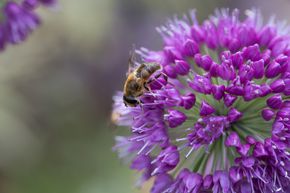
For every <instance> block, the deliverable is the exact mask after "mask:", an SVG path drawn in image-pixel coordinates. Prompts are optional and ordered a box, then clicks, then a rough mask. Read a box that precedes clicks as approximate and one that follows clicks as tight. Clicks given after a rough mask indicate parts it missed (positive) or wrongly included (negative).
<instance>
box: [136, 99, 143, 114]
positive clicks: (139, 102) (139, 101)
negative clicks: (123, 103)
mask: <svg viewBox="0 0 290 193" xmlns="http://www.w3.org/2000/svg"><path fill="white" fill-rule="evenodd" d="M137 101H138V104H139V106H140V108H141V110H142V112H143V113H144V108H143V102H142V101H141V100H139V99H138V100H137Z"/></svg>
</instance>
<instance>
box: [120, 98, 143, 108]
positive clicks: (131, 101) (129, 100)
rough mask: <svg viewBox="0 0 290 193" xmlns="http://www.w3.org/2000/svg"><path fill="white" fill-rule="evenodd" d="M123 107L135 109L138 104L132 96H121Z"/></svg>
mask: <svg viewBox="0 0 290 193" xmlns="http://www.w3.org/2000/svg"><path fill="white" fill-rule="evenodd" d="M123 101H124V104H125V106H126V107H127V106H129V107H136V106H137V105H138V104H139V103H140V102H139V101H138V100H137V99H136V98H134V97H132V96H125V95H124V96H123Z"/></svg>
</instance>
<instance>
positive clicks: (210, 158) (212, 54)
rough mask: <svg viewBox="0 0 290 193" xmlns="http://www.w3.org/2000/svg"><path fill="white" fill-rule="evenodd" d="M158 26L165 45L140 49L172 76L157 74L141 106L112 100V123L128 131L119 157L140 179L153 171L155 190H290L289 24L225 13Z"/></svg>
mask: <svg viewBox="0 0 290 193" xmlns="http://www.w3.org/2000/svg"><path fill="white" fill-rule="evenodd" d="M158 32H159V33H160V34H161V36H162V38H163V40H164V47H163V48H162V49H161V50H159V51H150V50H148V49H146V48H141V49H140V50H138V51H137V53H138V54H139V55H140V56H141V57H142V59H143V60H144V62H157V63H159V64H161V65H162V73H165V74H167V76H168V77H169V78H168V80H166V81H165V80H164V79H162V78H161V77H160V78H158V79H157V80H154V79H152V83H150V85H149V86H150V87H151V89H152V92H146V93H145V94H144V95H143V96H141V97H140V100H141V101H142V103H141V104H140V106H138V107H135V108H131V107H128V108H126V107H125V106H124V105H123V104H122V94H121V93H119V94H118V95H116V96H115V97H114V101H115V105H114V110H113V114H115V115H118V116H117V119H114V120H115V123H116V124H118V125H121V126H128V127H130V128H131V136H129V137H127V138H125V137H118V138H117V139H118V142H117V145H116V146H115V149H116V150H117V151H119V154H121V156H120V157H125V158H127V159H128V161H131V162H132V166H134V167H132V168H133V169H136V170H138V171H143V175H142V176H143V177H142V181H144V180H147V179H149V178H151V177H153V176H156V178H155V183H154V185H153V187H152V189H151V192H153V193H161V192H167V193H168V192H174V193H189V192H190V193H193V192H196V193H197V192H213V193H220V192H222V193H234V192H241V193H251V192H261V193H266V192H281V193H282V192H287V191H289V186H290V175H289V172H290V153H289V148H290V98H289V95H290V94H289V93H290V92H289V90H290V86H289V83H290V63H289V62H290V36H289V35H288V34H289V28H285V27H283V25H280V24H279V23H277V22H274V21H273V20H271V21H269V22H268V23H265V24H263V23H262V17H261V15H260V13H259V11H257V10H248V11H247V12H246V18H245V19H244V20H240V19H239V11H238V10H234V11H233V12H231V13H230V12H229V10H228V9H222V10H218V11H216V13H215V15H213V16H211V17H210V18H209V19H208V20H206V21H204V22H203V23H202V24H199V23H198V22H197V19H196V17H195V12H194V11H192V12H190V18H187V17H183V18H182V19H178V18H174V20H170V21H169V22H168V24H167V25H166V26H162V27H160V28H158ZM157 73H158V72H157ZM159 73H161V72H159ZM156 85H158V86H156Z"/></svg>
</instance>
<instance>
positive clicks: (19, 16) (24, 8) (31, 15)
mask: <svg viewBox="0 0 290 193" xmlns="http://www.w3.org/2000/svg"><path fill="white" fill-rule="evenodd" d="M39 3H41V4H43V5H45V6H54V5H56V1H55V0H23V1H22V2H20V3H17V2H14V1H7V2H6V3H4V5H3V7H2V14H3V20H2V21H1V22H0V50H3V49H4V48H5V46H6V45H7V44H9V43H10V44H19V43H21V42H23V41H25V40H26V38H27V37H28V36H29V35H30V34H31V33H32V32H33V31H34V30H35V29H36V28H37V27H38V26H39V25H40V18H39V16H38V14H37V13H35V11H34V9H35V8H36V7H37V6H38V5H39Z"/></svg>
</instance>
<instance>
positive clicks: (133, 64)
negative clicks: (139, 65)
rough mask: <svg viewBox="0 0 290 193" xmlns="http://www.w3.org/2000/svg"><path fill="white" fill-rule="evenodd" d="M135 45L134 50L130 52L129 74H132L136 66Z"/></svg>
mask: <svg viewBox="0 0 290 193" xmlns="http://www.w3.org/2000/svg"><path fill="white" fill-rule="evenodd" d="M134 47H135V46H133V50H131V51H130V53H129V55H130V57H129V61H128V64H129V66H128V72H127V76H128V75H129V74H131V73H132V72H133V71H134V70H135V68H136V52H135V48H134Z"/></svg>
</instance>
